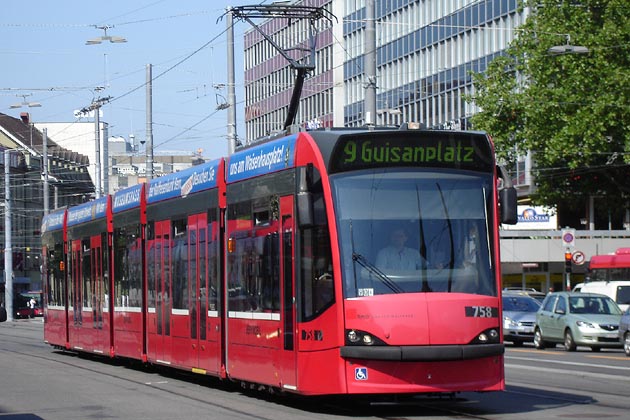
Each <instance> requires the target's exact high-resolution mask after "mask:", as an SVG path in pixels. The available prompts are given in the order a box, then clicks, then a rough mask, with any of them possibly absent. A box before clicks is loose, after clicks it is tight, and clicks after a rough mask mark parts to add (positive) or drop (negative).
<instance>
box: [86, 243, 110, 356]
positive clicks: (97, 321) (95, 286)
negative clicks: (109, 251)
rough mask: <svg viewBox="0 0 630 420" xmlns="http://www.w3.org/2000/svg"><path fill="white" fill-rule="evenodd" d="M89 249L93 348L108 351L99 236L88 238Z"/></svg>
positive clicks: (101, 253)
mask: <svg viewBox="0 0 630 420" xmlns="http://www.w3.org/2000/svg"><path fill="white" fill-rule="evenodd" d="M90 248H91V251H92V252H91V266H92V284H91V285H90V287H91V289H92V290H90V293H91V299H92V305H91V307H92V327H93V328H94V329H95V330H97V333H96V336H95V343H94V347H95V348H96V349H100V350H104V349H109V343H108V342H105V341H106V334H103V331H109V329H108V328H103V305H104V303H105V302H104V297H105V289H104V284H103V245H102V239H101V236H100V235H99V236H92V237H91V238H90Z"/></svg>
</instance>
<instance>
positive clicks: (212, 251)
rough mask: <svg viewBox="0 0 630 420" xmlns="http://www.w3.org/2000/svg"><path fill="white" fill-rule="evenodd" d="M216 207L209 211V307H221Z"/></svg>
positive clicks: (212, 309) (216, 308)
mask: <svg viewBox="0 0 630 420" xmlns="http://www.w3.org/2000/svg"><path fill="white" fill-rule="evenodd" d="M216 219H217V212H216V209H214V210H213V211H212V210H211V211H210V212H209V213H208V244H207V245H208V252H207V256H208V287H209V288H210V290H209V291H208V309H209V310H211V311H216V310H218V309H219V273H218V267H219V260H218V258H219V257H218V256H219V240H218V224H217V220H216Z"/></svg>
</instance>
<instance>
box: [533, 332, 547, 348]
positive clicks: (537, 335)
mask: <svg viewBox="0 0 630 420" xmlns="http://www.w3.org/2000/svg"><path fill="white" fill-rule="evenodd" d="M534 347H536V348H537V349H538V350H544V349H545V342H544V341H543V338H542V333H541V332H540V330H539V329H538V328H536V331H534Z"/></svg>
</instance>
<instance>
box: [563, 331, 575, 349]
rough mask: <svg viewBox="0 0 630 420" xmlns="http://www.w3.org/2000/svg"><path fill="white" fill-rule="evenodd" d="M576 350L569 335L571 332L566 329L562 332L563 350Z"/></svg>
mask: <svg viewBox="0 0 630 420" xmlns="http://www.w3.org/2000/svg"><path fill="white" fill-rule="evenodd" d="M576 348H577V346H576V345H575V341H574V340H573V334H571V330H570V329H568V328H567V330H566V331H565V332H564V349H565V350H566V351H575V349H576Z"/></svg>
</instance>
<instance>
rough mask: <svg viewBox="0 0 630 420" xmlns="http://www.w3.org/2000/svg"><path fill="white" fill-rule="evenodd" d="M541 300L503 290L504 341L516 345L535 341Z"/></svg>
mask: <svg viewBox="0 0 630 420" xmlns="http://www.w3.org/2000/svg"><path fill="white" fill-rule="evenodd" d="M538 308H540V301H538V300H537V299H534V298H533V297H531V296H528V295H527V294H525V293H519V292H503V341H511V342H512V343H513V344H514V345H515V346H522V345H523V343H524V342H531V341H534V326H535V325H536V312H537V311H538Z"/></svg>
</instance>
